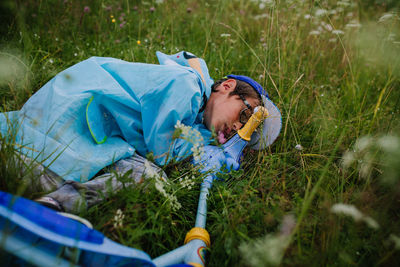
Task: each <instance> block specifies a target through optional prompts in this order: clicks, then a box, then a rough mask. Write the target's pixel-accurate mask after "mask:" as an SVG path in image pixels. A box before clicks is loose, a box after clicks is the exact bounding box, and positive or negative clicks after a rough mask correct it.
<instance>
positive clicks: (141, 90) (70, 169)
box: [0, 52, 213, 182]
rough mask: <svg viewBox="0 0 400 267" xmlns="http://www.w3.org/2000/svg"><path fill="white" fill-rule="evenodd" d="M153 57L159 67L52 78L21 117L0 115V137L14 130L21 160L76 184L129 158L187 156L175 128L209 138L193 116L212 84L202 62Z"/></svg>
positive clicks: (183, 56)
mask: <svg viewBox="0 0 400 267" xmlns="http://www.w3.org/2000/svg"><path fill="white" fill-rule="evenodd" d="M157 57H158V59H159V62H160V65H153V64H142V63H131V62H126V61H123V60H118V59H114V58H100V57H92V58H89V59H87V60H85V61H82V62H80V63H78V64H76V65H74V66H72V67H70V68H68V69H66V70H65V71H63V72H61V73H59V74H57V75H56V76H55V77H54V78H53V79H51V80H50V81H49V82H48V83H47V84H46V85H44V86H43V87H42V88H41V89H40V90H39V91H38V92H36V93H35V94H34V95H33V96H32V97H31V98H30V99H29V100H28V101H27V102H26V103H25V105H24V106H23V107H22V109H21V110H20V111H14V112H8V113H4V114H0V129H1V133H2V134H3V135H10V131H11V129H12V130H13V131H15V133H16V143H17V146H18V147H22V149H21V152H22V153H24V154H26V155H28V156H29V157H32V158H35V159H36V160H37V161H39V162H43V165H45V166H48V168H49V169H50V170H52V171H54V172H55V173H57V174H58V175H60V176H61V177H63V178H64V179H66V180H75V181H80V182H84V181H86V180H88V179H90V178H92V177H93V176H94V175H95V174H96V173H97V172H98V171H99V170H101V169H102V168H104V167H105V166H108V165H110V164H112V163H113V162H115V161H117V160H119V159H122V158H126V157H129V156H132V155H133V153H134V152H135V151H137V153H139V154H141V155H143V156H145V155H146V154H147V153H149V152H153V154H154V158H155V161H156V163H157V164H159V165H163V164H165V163H167V162H168V161H170V160H171V159H172V158H175V159H182V158H184V157H187V156H189V155H190V154H191V152H190V149H191V147H192V145H191V144H190V143H189V142H186V141H184V140H182V139H175V140H173V138H172V135H173V132H174V130H175V129H174V126H175V124H176V123H177V121H178V120H179V121H181V122H182V123H183V124H185V125H191V126H193V127H194V128H196V129H198V130H199V131H200V133H201V134H202V135H203V138H204V140H209V139H210V137H211V133H210V131H209V130H207V129H206V128H205V126H204V125H203V124H202V115H203V113H202V112H199V111H201V109H202V107H203V106H204V105H205V102H206V100H207V98H208V97H209V96H210V94H211V84H212V83H213V81H212V79H211V78H210V76H209V73H208V69H207V66H206V64H205V62H204V60H202V59H199V58H194V56H193V55H192V54H190V53H187V52H180V53H178V54H175V55H171V56H168V55H165V54H163V53H160V52H157ZM189 61H190V62H189ZM189 63H191V64H189ZM193 63H194V65H193ZM10 125H13V126H14V127H10Z"/></svg>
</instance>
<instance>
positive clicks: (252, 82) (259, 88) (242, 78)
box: [227, 74, 269, 99]
mask: <svg viewBox="0 0 400 267" xmlns="http://www.w3.org/2000/svg"><path fill="white" fill-rule="evenodd" d="M227 77H228V78H232V79H236V80H239V81H242V82H246V83H248V84H250V85H251V87H253V88H254V90H256V92H257V93H258V94H259V95H260V97H261V96H262V95H264V96H266V97H267V98H268V99H269V97H268V94H267V92H266V91H265V90H264V88H263V87H262V86H261V85H260V84H259V83H258V82H256V81H255V80H253V79H252V78H250V77H247V76H244V75H234V74H230V75H228V76H227Z"/></svg>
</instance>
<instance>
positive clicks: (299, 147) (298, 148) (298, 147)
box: [294, 144, 303, 151]
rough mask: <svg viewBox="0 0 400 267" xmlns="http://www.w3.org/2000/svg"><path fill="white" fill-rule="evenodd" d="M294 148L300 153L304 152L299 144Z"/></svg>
mask: <svg viewBox="0 0 400 267" xmlns="http://www.w3.org/2000/svg"><path fill="white" fill-rule="evenodd" d="M294 148H295V149H297V150H299V151H301V150H303V146H302V145H300V144H297V145H296V146H295V147H294Z"/></svg>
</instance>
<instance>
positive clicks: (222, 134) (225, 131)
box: [218, 125, 231, 144]
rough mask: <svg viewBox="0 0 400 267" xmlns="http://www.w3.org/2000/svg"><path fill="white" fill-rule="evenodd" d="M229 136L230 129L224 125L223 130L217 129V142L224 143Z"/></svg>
mask: <svg viewBox="0 0 400 267" xmlns="http://www.w3.org/2000/svg"><path fill="white" fill-rule="evenodd" d="M230 137H231V130H230V129H229V128H228V127H227V126H226V125H225V126H224V128H223V130H222V131H221V130H219V131H218V142H219V143H220V144H225V143H226V141H228V139H229V138H230Z"/></svg>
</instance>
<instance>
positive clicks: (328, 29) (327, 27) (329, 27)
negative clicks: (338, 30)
mask: <svg viewBox="0 0 400 267" xmlns="http://www.w3.org/2000/svg"><path fill="white" fill-rule="evenodd" d="M324 27H325V29H326V30H327V31H328V32H330V31H332V30H333V27H332V26H331V25H330V24H325V25H324Z"/></svg>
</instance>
